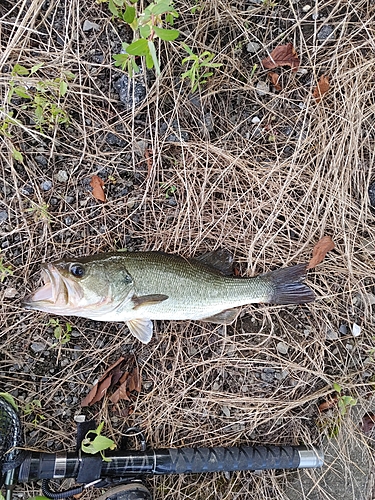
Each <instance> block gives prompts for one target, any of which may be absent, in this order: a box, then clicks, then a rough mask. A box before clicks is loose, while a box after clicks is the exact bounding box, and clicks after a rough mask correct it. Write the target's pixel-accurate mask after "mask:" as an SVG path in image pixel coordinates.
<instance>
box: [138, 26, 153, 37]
mask: <svg viewBox="0 0 375 500" xmlns="http://www.w3.org/2000/svg"><path fill="white" fill-rule="evenodd" d="M139 34H140V35H141V37H142V38H148V37H149V36H150V34H151V27H150V25H149V24H146V25H145V26H140V27H139Z"/></svg>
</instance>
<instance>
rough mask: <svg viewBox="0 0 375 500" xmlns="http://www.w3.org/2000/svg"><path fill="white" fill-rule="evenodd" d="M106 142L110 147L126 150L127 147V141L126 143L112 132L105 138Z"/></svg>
mask: <svg viewBox="0 0 375 500" xmlns="http://www.w3.org/2000/svg"><path fill="white" fill-rule="evenodd" d="M105 142H106V143H107V144H109V145H110V146H119V147H121V148H124V147H125V146H126V141H124V139H122V138H121V137H118V136H117V135H115V134H112V132H108V134H107V135H106V138H105Z"/></svg>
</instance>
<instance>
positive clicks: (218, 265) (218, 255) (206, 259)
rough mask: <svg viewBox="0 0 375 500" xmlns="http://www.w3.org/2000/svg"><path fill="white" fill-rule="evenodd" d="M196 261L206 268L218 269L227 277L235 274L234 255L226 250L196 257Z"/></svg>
mask: <svg viewBox="0 0 375 500" xmlns="http://www.w3.org/2000/svg"><path fill="white" fill-rule="evenodd" d="M195 259H196V260H198V261H199V262H201V263H202V264H205V265H206V266H210V267H213V268H215V269H217V270H218V271H220V272H221V273H222V274H225V275H226V276H230V275H231V274H233V255H232V254H231V253H230V252H229V250H227V249H225V248H219V249H218V250H213V251H212V252H208V253H205V254H203V255H200V256H199V257H195Z"/></svg>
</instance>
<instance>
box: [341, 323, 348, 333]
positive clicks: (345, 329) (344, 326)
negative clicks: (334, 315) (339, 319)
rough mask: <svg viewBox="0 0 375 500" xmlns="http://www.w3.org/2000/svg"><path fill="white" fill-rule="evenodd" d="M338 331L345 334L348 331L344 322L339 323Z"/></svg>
mask: <svg viewBox="0 0 375 500" xmlns="http://www.w3.org/2000/svg"><path fill="white" fill-rule="evenodd" d="M339 332H340V333H342V334H343V335H346V334H347V333H348V327H347V326H346V325H345V324H342V325H340V328H339Z"/></svg>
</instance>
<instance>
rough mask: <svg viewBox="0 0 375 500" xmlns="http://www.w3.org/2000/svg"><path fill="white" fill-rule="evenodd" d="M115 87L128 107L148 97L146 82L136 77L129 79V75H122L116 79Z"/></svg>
mask: <svg viewBox="0 0 375 500" xmlns="http://www.w3.org/2000/svg"><path fill="white" fill-rule="evenodd" d="M113 87H114V89H115V90H116V91H117V92H118V94H119V98H120V101H121V102H122V103H123V104H125V108H126V109H132V107H133V104H134V106H135V107H136V106H137V105H138V104H140V103H141V102H142V101H143V100H144V99H145V97H146V87H145V84H144V83H143V81H142V80H141V79H136V77H134V78H132V79H130V80H129V78H128V76H127V75H122V77H121V78H119V79H118V80H116V82H115V83H114V84H113Z"/></svg>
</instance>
